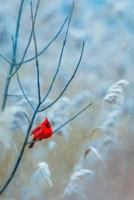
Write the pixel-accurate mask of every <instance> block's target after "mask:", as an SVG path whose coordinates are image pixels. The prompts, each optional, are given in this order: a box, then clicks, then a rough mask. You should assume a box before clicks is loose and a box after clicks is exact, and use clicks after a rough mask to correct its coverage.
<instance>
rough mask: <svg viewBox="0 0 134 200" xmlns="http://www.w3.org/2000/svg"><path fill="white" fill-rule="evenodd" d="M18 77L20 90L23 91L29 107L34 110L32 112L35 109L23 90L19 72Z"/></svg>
mask: <svg viewBox="0 0 134 200" xmlns="http://www.w3.org/2000/svg"><path fill="white" fill-rule="evenodd" d="M16 76H17V81H18V84H19V87H20V89H21V92H22V94H23V95H24V97H25V99H26V101H27V103H28V104H29V106H30V107H31V108H32V110H33V111H34V110H35V109H34V107H33V105H32V104H31V102H30V100H29V98H28V97H27V95H26V93H25V91H24V89H23V86H22V84H21V81H20V78H19V73H18V71H17V72H16Z"/></svg>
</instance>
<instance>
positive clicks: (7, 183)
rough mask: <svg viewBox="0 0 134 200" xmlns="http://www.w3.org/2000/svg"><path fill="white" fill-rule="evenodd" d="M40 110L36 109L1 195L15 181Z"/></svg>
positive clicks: (1, 189)
mask: <svg viewBox="0 0 134 200" xmlns="http://www.w3.org/2000/svg"><path fill="white" fill-rule="evenodd" d="M38 109H39V105H38V106H37V107H36V109H35V111H34V113H33V116H32V119H31V121H30V124H29V126H28V129H27V133H26V137H25V140H24V142H23V145H22V147H21V150H20V153H19V156H18V158H17V160H16V163H15V166H14V167H13V169H12V171H11V174H10V175H9V177H8V179H7V180H6V182H5V184H4V185H3V186H2V187H1V188H0V195H1V194H2V193H3V192H4V191H5V190H6V188H7V187H8V185H9V183H10V182H11V181H12V179H13V177H14V175H15V173H16V171H17V169H18V166H19V164H20V161H21V159H22V156H23V154H24V150H25V147H26V145H27V141H28V137H29V134H30V131H31V128H32V125H33V122H34V119H35V117H36V114H37V111H38Z"/></svg>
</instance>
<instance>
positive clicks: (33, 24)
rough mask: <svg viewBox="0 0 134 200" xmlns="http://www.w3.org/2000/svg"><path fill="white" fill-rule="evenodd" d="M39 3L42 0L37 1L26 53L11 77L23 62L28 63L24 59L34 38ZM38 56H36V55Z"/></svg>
mask: <svg viewBox="0 0 134 200" xmlns="http://www.w3.org/2000/svg"><path fill="white" fill-rule="evenodd" d="M39 4H40V0H38V2H37V5H36V10H35V15H34V17H33V22H32V28H31V32H30V36H29V39H28V43H27V45H26V48H25V50H24V53H23V56H22V59H21V62H20V63H17V64H16V65H17V68H16V69H15V70H14V72H13V73H12V74H11V78H12V77H13V76H14V75H15V73H16V72H17V71H18V70H19V69H20V67H21V66H22V64H24V63H26V62H24V59H25V56H26V54H27V51H28V48H29V46H30V43H31V39H32V35H33V30H34V26H35V22H36V18H37V12H38V9H39ZM35 58H36V56H35Z"/></svg>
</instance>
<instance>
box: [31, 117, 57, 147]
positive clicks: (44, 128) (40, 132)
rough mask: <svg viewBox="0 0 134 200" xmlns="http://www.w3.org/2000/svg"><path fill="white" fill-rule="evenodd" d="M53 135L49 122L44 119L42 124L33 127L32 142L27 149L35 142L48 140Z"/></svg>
mask: <svg viewBox="0 0 134 200" xmlns="http://www.w3.org/2000/svg"><path fill="white" fill-rule="evenodd" d="M52 134H53V131H52V128H51V125H50V122H49V120H48V119H47V118H46V119H45V120H44V121H43V122H42V123H40V124H39V125H38V126H37V127H35V128H34V129H33V130H32V132H31V135H32V141H31V142H30V144H29V148H32V147H33V145H34V144H35V142H37V141H40V140H43V139H47V138H50V137H51V136H52Z"/></svg>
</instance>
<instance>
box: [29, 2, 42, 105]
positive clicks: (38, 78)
mask: <svg viewBox="0 0 134 200" xmlns="http://www.w3.org/2000/svg"><path fill="white" fill-rule="evenodd" d="M38 3H39V1H38ZM31 20H32V26H33V40H34V47H35V56H36V58H35V60H36V72H37V90H38V102H39V103H40V102H41V92H40V71H39V61H38V57H37V55H38V49H37V41H36V35H35V30H34V25H33V24H34V17H33V8H32V2H31Z"/></svg>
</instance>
